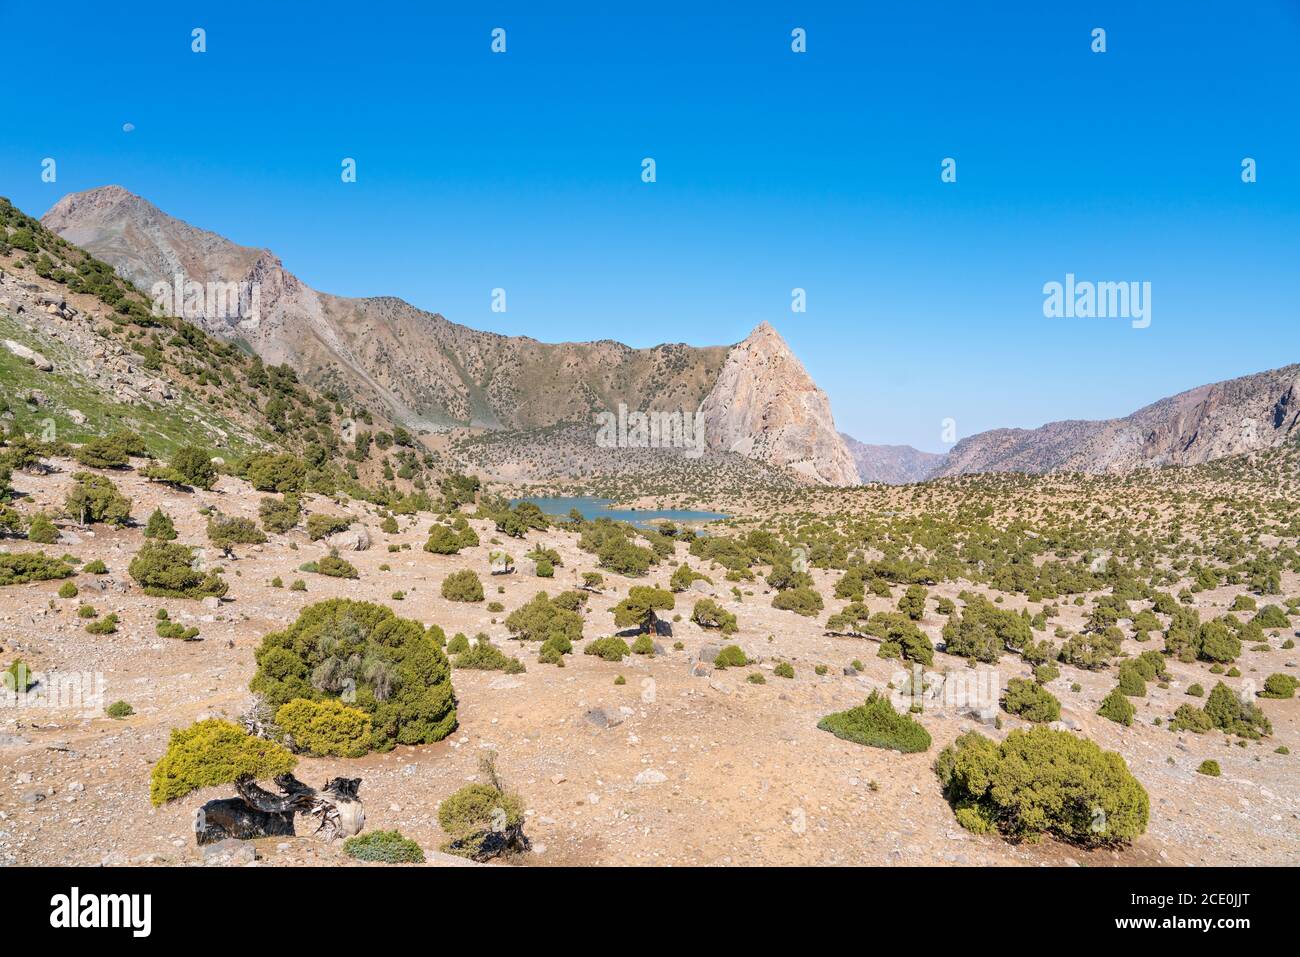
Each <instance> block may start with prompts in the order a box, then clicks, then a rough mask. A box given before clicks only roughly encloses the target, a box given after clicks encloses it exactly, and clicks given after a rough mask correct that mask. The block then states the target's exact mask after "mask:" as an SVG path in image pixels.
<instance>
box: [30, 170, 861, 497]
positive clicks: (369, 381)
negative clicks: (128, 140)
mask: <svg viewBox="0 0 1300 957" xmlns="http://www.w3.org/2000/svg"><path fill="white" fill-rule="evenodd" d="M42 222H43V223H44V224H45V225H46V226H47V227H49V228H50V229H52V230H54V231H55V232H57V233H59V234H60V235H61V236H63V237H65V238H66V239H68V240H69V241H71V242H74V243H76V244H77V245H79V246H82V247H83V248H85V249H87V250H88V251H90V252H91V253H93V254H95V255H97V256H99V257H101V258H103V259H105V260H106V261H107V262H109V263H111V264H112V265H113V266H114V267H115V268H116V269H118V271H119V272H120V273H121V274H122V275H124V276H125V277H127V278H128V279H130V280H131V281H132V282H133V283H134V284H135V285H136V286H138V287H140V288H141V289H144V290H149V289H150V288H151V287H152V286H153V285H154V283H157V282H169V283H170V282H172V281H173V277H174V276H175V275H176V274H177V273H180V274H182V275H184V276H185V277H186V278H187V279H190V280H193V281H196V282H200V283H208V282H233V283H240V282H244V283H256V284H258V288H259V293H260V296H259V299H260V305H259V309H258V314H257V317H256V321H253V322H250V321H247V320H240V319H239V318H238V317H231V318H227V317H225V316H221V315H213V314H209V313H206V312H205V313H202V314H199V315H196V316H193V317H192V318H193V321H195V322H196V323H197V324H199V325H201V326H203V327H204V328H205V329H207V330H208V331H210V332H213V333H215V334H217V335H220V336H223V337H225V338H227V339H238V340H240V341H243V342H245V343H247V344H248V345H249V346H250V347H251V348H252V349H253V350H254V351H255V352H256V353H257V354H258V355H259V356H261V357H262V358H263V360H264V361H266V362H268V363H286V364H288V365H290V366H291V367H292V368H294V369H295V370H296V371H297V372H298V373H299V375H301V376H302V377H303V378H304V379H305V380H306V381H307V382H310V383H312V384H313V385H315V386H317V387H319V388H322V389H327V390H328V391H330V392H332V393H334V394H336V395H338V396H340V397H341V398H344V399H348V398H355V399H357V400H359V401H362V402H364V403H365V404H368V405H372V406H375V407H380V408H386V409H389V410H391V412H392V414H393V417H394V418H396V419H398V420H400V421H402V422H404V423H406V424H407V425H409V426H411V427H413V428H415V429H423V430H429V431H437V430H443V429H448V428H454V427H458V426H466V427H485V428H488V429H508V430H518V431H526V430H530V429H538V428H545V427H549V426H553V425H557V424H562V423H578V424H584V425H585V424H591V423H592V422H593V421H594V419H595V416H596V415H597V413H599V412H602V411H614V410H617V408H618V407H619V405H620V404H623V405H625V406H626V407H627V408H628V409H632V410H643V411H647V410H665V411H671V410H683V411H688V412H693V411H694V410H696V409H697V408H698V407H699V406H700V404H701V402H702V401H704V400H706V398H711V399H712V401H711V403H710V404H708V407H709V408H710V409H713V410H716V412H715V414H714V418H713V422H714V424H715V425H717V426H718V427H719V428H720V429H721V433H720V435H719V436H718V438H717V440H716V442H715V441H711V442H710V447H711V448H713V449H721V450H731V449H733V448H734V449H735V450H736V451H738V452H741V453H742V454H745V455H748V456H749V457H751V458H754V459H757V460H758V461H761V462H763V463H764V464H768V465H778V466H791V467H794V468H795V469H796V471H797V472H798V474H800V475H801V476H803V477H804V478H805V479H806V480H810V481H826V482H830V483H834V484H852V483H853V482H855V481H856V471H855V470H854V468H853V463H852V460H851V458H850V457H849V456H848V453H847V452H846V451H845V449H844V447H843V443H842V442H841V441H840V440H839V437H838V436H837V435H836V433H835V431H834V426H833V424H832V421H831V415H830V408H829V403H828V402H827V400H826V396H825V395H824V393H822V392H821V391H820V390H818V389H817V387H816V386H815V385H814V384H813V383H812V381H811V379H809V378H808V375H807V373H806V372H805V371H804V370H803V367H802V366H801V365H800V364H799V362H798V360H797V359H795V358H794V356H793V355H791V354H790V352H789V349H788V348H787V347H786V346H785V344H784V343H783V342H780V338H779V337H775V333H774V332H772V331H771V329H770V327H767V328H766V331H765V330H764V328H763V327H760V329H758V330H755V334H754V335H753V336H751V337H750V338H749V339H747V340H746V341H745V343H741V344H740V345H739V346H736V347H734V349H729V348H728V347H726V346H710V347H692V346H687V345H682V344H676V343H674V344H665V345H659V346H655V347H653V348H649V349H633V348H630V347H628V346H626V345H623V344H621V343H618V342H612V341H608V340H604V341H599V342H583V343H573V342H566V343H543V342H538V341H537V340H535V339H531V338H527V337H510V336H501V335H495V334H493V333H487V332H480V331H477V330H474V329H470V328H467V327H465V326H462V325H458V324H456V323H453V322H450V321H448V320H447V319H445V318H444V317H442V316H441V315H438V314H436V313H430V312H425V311H424V310H421V309H417V308H416V307H414V306H412V305H410V304H409V303H406V302H404V301H402V300H400V299H396V298H393V297H386V296H381V297H376V298H370V299H349V298H344V297H339V296H332V295H329V294H327V293H322V292H318V291H316V290H314V289H311V288H310V287H308V286H307V285H305V284H304V283H302V282H301V281H300V280H298V279H297V277H295V276H294V275H293V274H292V273H290V272H289V271H287V270H286V269H285V268H284V266H283V264H282V263H281V262H280V260H279V259H278V258H276V257H275V256H274V254H272V253H271V252H269V251H268V250H264V249H254V248H251V247H246V246H239V245H236V244H235V243H232V242H230V241H229V240H226V239H224V238H222V237H220V236H218V235H216V234H214V233H210V232H206V231H204V230H201V229H196V228H195V227H193V226H191V225H189V224H187V223H184V222H182V221H180V220H178V219H175V218H173V217H171V216H168V215H167V214H165V213H163V212H162V211H161V210H159V209H157V208H156V207H154V206H153V205H152V204H150V203H148V202H147V201H145V200H143V199H141V198H140V197H138V196H135V195H133V194H132V193H130V192H128V191H126V190H124V189H122V188H121V187H117V186H106V187H103V188H100V189H94V190H90V191H87V192H84V193H74V194H71V195H68V196H65V197H64V198H63V199H61V200H60V201H59V202H58V203H57V204H55V206H54V207H53V208H52V209H50V211H49V212H48V213H46V214H45V216H44V217H43V220H42ZM769 334H770V336H769ZM770 337H775V343H777V344H779V347H773V348H771V349H767V350H766V351H764V350H763V349H759V350H757V351H756V350H755V349H754V345H755V344H756V343H760V342H768V341H769V339H770ZM760 353H761V355H760ZM756 359H758V360H759V361H758V362H757V364H754V363H755V360H756ZM768 360H771V361H768ZM724 363H725V364H727V365H728V366H729V367H730V368H731V369H732V370H733V371H732V372H730V373H728V374H727V378H726V379H725V383H726V384H725V385H724V379H723V373H724ZM750 373H761V375H759V376H758V377H757V378H754V379H753V380H752V381H749V382H746V383H744V384H743V385H742V384H741V383H740V382H739V380H740V378H741V377H742V376H747V375H749V374H750ZM742 397H743V399H744V401H745V402H746V403H747V404H748V406H750V408H745V409H740V408H736V406H735V403H736V402H737V400H739V399H740V398H742ZM724 410H725V414H721V413H722V412H723V411H724Z"/></svg>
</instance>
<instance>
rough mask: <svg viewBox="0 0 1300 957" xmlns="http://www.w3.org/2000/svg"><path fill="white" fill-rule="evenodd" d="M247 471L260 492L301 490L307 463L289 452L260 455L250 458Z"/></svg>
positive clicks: (250, 479) (254, 486)
mask: <svg viewBox="0 0 1300 957" xmlns="http://www.w3.org/2000/svg"><path fill="white" fill-rule="evenodd" d="M245 472H246V475H247V477H248V480H249V481H250V482H252V483H253V488H255V489H257V490H258V491H259V492H301V491H302V488H303V482H304V480H305V479H306V477H307V463H306V462H304V461H303V460H302V459H300V458H299V457H298V456H296V455H291V454H289V453H287V452H285V453H281V454H279V455H259V456H255V457H254V458H252V459H251V460H249V462H248V464H247V467H246V469H245Z"/></svg>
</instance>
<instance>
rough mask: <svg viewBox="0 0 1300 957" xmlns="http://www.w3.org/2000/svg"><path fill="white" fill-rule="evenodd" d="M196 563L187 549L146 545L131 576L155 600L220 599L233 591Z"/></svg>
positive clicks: (164, 544) (130, 568)
mask: <svg viewBox="0 0 1300 957" xmlns="http://www.w3.org/2000/svg"><path fill="white" fill-rule="evenodd" d="M193 563H194V555H193V553H192V552H191V550H190V549H189V548H188V547H187V546H185V545H177V544H174V543H172V542H146V544H145V545H144V547H142V548H141V549H140V551H139V552H137V553H136V556H135V558H133V559H131V564H130V565H129V566H127V572H128V573H129V574H130V576H131V577H132V578H134V579H135V580H136V583H137V584H139V585H140V587H141V588H142V589H143V590H144V593H145V594H146V595H151V596H153V597H155V598H209V597H213V598H220V597H221V596H222V595H224V594H225V593H226V592H227V591H228V590H229V588H230V586H229V585H228V584H227V583H226V582H225V580H224V579H222V577H221V576H220V575H218V574H217V573H216V572H213V571H209V572H201V571H198V570H197V569H195V568H194V567H193Z"/></svg>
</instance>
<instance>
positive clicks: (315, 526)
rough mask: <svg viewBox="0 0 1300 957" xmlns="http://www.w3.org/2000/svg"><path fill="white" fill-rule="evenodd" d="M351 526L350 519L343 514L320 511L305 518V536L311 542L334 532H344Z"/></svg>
mask: <svg viewBox="0 0 1300 957" xmlns="http://www.w3.org/2000/svg"><path fill="white" fill-rule="evenodd" d="M351 527H352V519H351V518H349V517H347V516H345V515H323V514H320V513H317V514H314V515H310V516H308V518H307V537H308V538H310V539H311V540H312V541H313V542H318V541H320V540H321V539H322V538H328V537H329V536H331V535H333V534H335V533H336V532H345V531H347V530H348V529H349V528H351Z"/></svg>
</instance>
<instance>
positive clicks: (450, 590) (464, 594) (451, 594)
mask: <svg viewBox="0 0 1300 957" xmlns="http://www.w3.org/2000/svg"><path fill="white" fill-rule="evenodd" d="M442 597H443V598H445V599H447V600H448V601H467V602H474V601H482V600H483V582H482V581H481V580H480V579H479V577H478V572H476V571H474V570H473V569H472V568H465V569H462V570H461V571H458V572H452V573H451V574H450V575H448V576H447V577H446V578H444V579H443V580H442Z"/></svg>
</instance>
